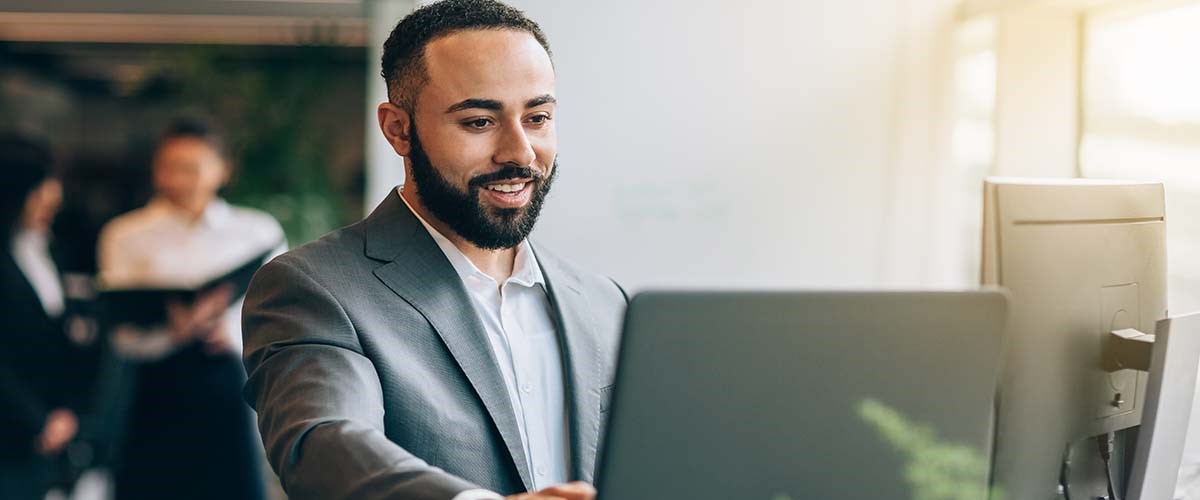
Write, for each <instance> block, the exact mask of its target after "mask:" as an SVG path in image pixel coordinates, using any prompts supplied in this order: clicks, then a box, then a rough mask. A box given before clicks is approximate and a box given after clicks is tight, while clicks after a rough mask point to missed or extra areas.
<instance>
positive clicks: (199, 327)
mask: <svg viewBox="0 0 1200 500" xmlns="http://www.w3.org/2000/svg"><path fill="white" fill-rule="evenodd" d="M232 293H233V289H232V288H231V287H230V286H229V285H222V286H220V287H217V288H216V289H214V290H211V291H208V292H205V293H202V294H199V295H197V296H196V300H195V301H193V302H192V303H191V305H184V304H180V303H171V304H167V323H168V326H169V328H170V331H171V338H172V339H173V340H174V341H175V343H177V344H183V343H187V342H189V341H191V340H193V339H197V338H199V339H208V338H209V337H210V336H211V335H212V333H213V330H216V329H218V327H219V326H220V324H221V316H222V315H223V314H225V309H226V308H228V307H229V299H230V296H231V295H232Z"/></svg>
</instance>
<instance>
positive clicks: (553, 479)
mask: <svg viewBox="0 0 1200 500" xmlns="http://www.w3.org/2000/svg"><path fill="white" fill-rule="evenodd" d="M400 199H401V200H403V199H404V197H403V196H401V197H400ZM404 204H405V206H408V209H409V210H412V206H411V205H409V204H408V201H407V200H405V201H404ZM412 212H413V215H416V217H417V219H418V220H420V221H421V224H422V225H424V226H425V229H426V230H428V231H429V235H430V236H432V237H433V240H434V242H436V243H437V245H438V247H439V248H441V249H442V253H444V254H446V259H448V260H449V261H450V265H452V266H454V270H455V271H456V272H457V273H458V276H459V278H461V279H462V282H463V285H464V286H465V287H466V289H467V295H469V296H470V297H471V303H472V304H473V305H474V307H475V312H476V314H477V315H478V316H479V320H480V322H481V323H482V324H483V327H484V329H485V330H487V337H488V342H489V343H490V344H491V348H492V352H493V353H494V354H495V356H496V361H497V362H499V364H500V375H501V376H503V377H504V384H505V386H506V387H507V388H508V397H509V400H511V402H512V407H513V410H514V411H516V420H517V427H518V429H519V430H520V432H521V442H522V444H523V445H524V449H525V459H526V461H527V462H528V463H529V468H530V471H531V472H532V473H533V484H534V489H535V490H539V489H542V488H546V487H549V486H553V485H557V484H561V483H564V482H566V481H567V477H568V472H567V467H568V464H567V460H568V459H567V457H568V456H569V454H568V453H567V452H568V449H567V446H568V444H567V437H566V434H567V419H566V418H567V417H566V406H565V404H566V403H565V393H564V384H563V367H562V357H561V355H560V352H559V346H558V334H557V330H556V329H555V326H554V320H553V315H552V312H551V311H552V310H551V308H550V300H549V297H548V296H547V295H546V279H545V278H544V277H543V276H542V270H541V267H540V266H539V265H538V263H537V259H536V258H535V257H534V255H533V251H532V250H530V248H529V242H528V241H522V242H521V244H520V245H519V246H517V255H516V258H515V260H514V262H513V271H512V275H511V276H510V277H509V278H508V279H506V280H505V281H504V283H503V284H500V283H497V282H496V280H495V279H493V278H492V277H491V276H488V275H487V274H486V273H484V272H483V271H480V270H479V268H478V267H476V266H475V264H474V263H472V262H471V260H470V259H468V258H467V256H465V255H463V253H462V252H461V251H459V249H458V247H455V246H454V244H453V243H451V242H450V240H448V239H446V237H445V236H443V235H442V234H441V233H439V232H438V231H437V229H434V227H433V226H431V225H429V223H428V222H426V221H425V219H423V218H422V217H421V216H420V215H419V214H417V212H416V211H415V210H412ZM497 498H501V497H500V496H499V495H498V494H496V493H494V492H490V491H487V490H468V491H464V492H462V493H460V494H458V495H456V496H455V497H454V498H453V499H451V500H485V499H497Z"/></svg>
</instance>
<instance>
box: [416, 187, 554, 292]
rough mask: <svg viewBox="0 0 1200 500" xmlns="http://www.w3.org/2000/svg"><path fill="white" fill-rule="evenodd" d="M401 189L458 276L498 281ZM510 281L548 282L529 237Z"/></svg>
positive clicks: (520, 249)
mask: <svg viewBox="0 0 1200 500" xmlns="http://www.w3.org/2000/svg"><path fill="white" fill-rule="evenodd" d="M401 189H402V187H398V188H396V194H397V195H398V196H400V201H403V202H404V206H406V207H408V210H409V211H410V212H412V214H413V215H414V216H415V217H416V218H417V220H419V221H421V225H422V226H425V230H426V231H428V232H429V236H431V237H433V241H434V243H437V246H438V248H440V249H441V250H442V253H444V254H446V259H448V260H449V261H450V265H451V266H454V271H455V272H457V273H458V277H459V278H460V279H462V280H463V281H467V280H468V279H469V278H472V277H474V278H479V279H487V280H491V281H492V282H495V281H496V280H495V279H493V278H492V277H491V276H488V274H487V273H485V272H483V271H480V270H479V268H478V267H476V266H475V263H474V262H471V259H468V258H467V256H466V255H463V253H462V251H461V250H459V249H458V247H456V246H454V243H452V242H451V241H450V240H449V239H448V238H446V237H445V236H443V235H442V233H441V232H439V231H438V230H437V228H435V227H433V226H432V225H430V224H429V222H428V221H426V220H425V218H424V217H421V214H419V213H417V211H416V210H414V209H413V207H412V205H409V204H408V200H405V199H404V196H403V195H400V190H401ZM508 282H512V283H515V284H518V285H521V286H525V287H532V286H534V285H542V286H545V284H546V279H545V277H544V276H542V270H541V266H538V263H537V258H536V257H535V256H534V255H533V250H532V249H531V248H530V246H529V240H528V239H526V240H522V241H521V243H520V244H519V245H517V255H516V257H515V258H514V259H513V272H512V276H509V278H508V280H507V281H505V283H508Z"/></svg>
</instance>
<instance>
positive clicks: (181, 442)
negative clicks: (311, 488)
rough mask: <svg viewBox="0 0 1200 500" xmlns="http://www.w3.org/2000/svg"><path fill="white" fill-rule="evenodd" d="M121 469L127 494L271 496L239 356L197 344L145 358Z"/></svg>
mask: <svg viewBox="0 0 1200 500" xmlns="http://www.w3.org/2000/svg"><path fill="white" fill-rule="evenodd" d="M137 378H138V381H137V388H136V389H135V395H134V400H133V407H132V408H131V415H130V422H129V423H130V426H129V429H128V430H127V431H126V434H125V436H126V438H125V446H124V447H123V452H122V453H121V455H122V457H123V460H121V462H122V463H121V466H120V468H119V470H118V472H117V474H116V481H115V482H116V493H117V495H116V496H117V498H118V499H119V500H126V499H140V498H147V499H149V498H155V499H157V498H196V499H202V498H218V499H231V500H239V499H246V500H261V499H262V498H264V490H263V480H262V476H261V467H260V462H259V452H258V448H259V447H261V446H262V445H261V444H260V443H259V442H258V439H257V435H256V434H255V433H254V431H253V425H254V422H253V417H252V416H251V415H252V413H251V411H250V408H249V407H248V406H247V405H246V403H245V402H243V401H242V399H241V388H242V385H243V384H244V383H245V371H244V368H242V364H241V361H240V360H238V359H237V358H236V357H235V356H233V355H220V356H210V355H208V354H205V353H204V352H203V350H202V349H201V348H200V346H198V345H197V346H193V347H189V348H187V349H185V350H183V351H181V352H178V353H176V354H174V355H172V356H170V357H168V358H167V359H164V360H162V361H158V362H154V363H147V364H143V365H142V366H141V367H140V368H139V374H138V376H137Z"/></svg>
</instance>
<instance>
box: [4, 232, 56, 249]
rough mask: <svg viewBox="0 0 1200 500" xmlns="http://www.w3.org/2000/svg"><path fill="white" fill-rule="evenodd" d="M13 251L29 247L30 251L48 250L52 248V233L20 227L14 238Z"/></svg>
mask: <svg viewBox="0 0 1200 500" xmlns="http://www.w3.org/2000/svg"><path fill="white" fill-rule="evenodd" d="M12 247H13V251H14V252H16V251H17V250H18V249H29V250H30V251H38V252H43V253H45V252H47V251H49V248H50V233H49V232H48V231H36V230H32V229H24V228H22V229H19V230H18V231H17V233H16V234H15V235H13V238H12Z"/></svg>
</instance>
